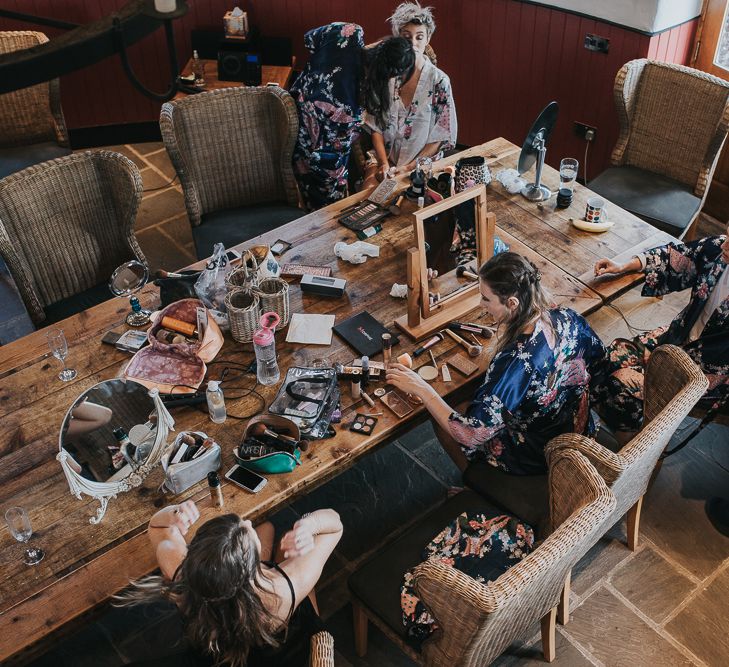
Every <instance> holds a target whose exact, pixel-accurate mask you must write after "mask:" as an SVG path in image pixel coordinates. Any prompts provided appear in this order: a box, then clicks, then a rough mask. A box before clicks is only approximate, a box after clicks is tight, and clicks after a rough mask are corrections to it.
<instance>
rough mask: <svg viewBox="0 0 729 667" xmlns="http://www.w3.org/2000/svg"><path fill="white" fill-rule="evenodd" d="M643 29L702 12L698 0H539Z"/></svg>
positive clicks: (668, 25) (668, 24)
mask: <svg viewBox="0 0 729 667" xmlns="http://www.w3.org/2000/svg"><path fill="white" fill-rule="evenodd" d="M538 1H539V2H540V4H544V5H550V6H551V7H559V8H561V9H569V10H571V11H574V12H580V13H581V14H586V15H587V16H593V17H595V18H597V19H604V20H606V21H612V22H613V23H618V24H620V25H624V26H627V27H629V28H635V29H636V30H642V31H645V32H660V31H661V30H665V29H666V28H671V27H673V26H675V25H678V24H680V23H685V22H686V21H689V20H691V19H692V18H695V17H697V16H699V14H701V0H538Z"/></svg>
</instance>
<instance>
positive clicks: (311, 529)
mask: <svg viewBox="0 0 729 667" xmlns="http://www.w3.org/2000/svg"><path fill="white" fill-rule="evenodd" d="M314 535H316V522H315V521H314V520H313V519H312V518H311V517H308V516H305V517H302V518H301V519H299V520H298V521H297V522H296V523H295V524H294V527H293V528H292V529H291V530H290V531H289V532H288V533H286V534H285V535H284V536H283V537H282V538H281V551H283V554H284V558H287V559H288V558H296V557H297V556H303V555H304V554H307V553H309V552H310V551H311V550H312V549H313V548H314Z"/></svg>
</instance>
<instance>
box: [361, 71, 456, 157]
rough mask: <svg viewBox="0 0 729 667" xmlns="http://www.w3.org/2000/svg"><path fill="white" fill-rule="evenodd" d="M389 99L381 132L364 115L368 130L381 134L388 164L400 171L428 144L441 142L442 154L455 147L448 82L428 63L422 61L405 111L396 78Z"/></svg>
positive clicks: (451, 94)
mask: <svg viewBox="0 0 729 667" xmlns="http://www.w3.org/2000/svg"><path fill="white" fill-rule="evenodd" d="M390 96H391V97H390V99H391V103H390V113H389V117H388V122H387V127H386V128H385V129H384V130H383V129H382V128H381V127H380V126H379V125H378V124H377V121H376V120H375V118H374V117H373V116H372V115H371V114H369V113H365V124H366V125H367V127H368V128H369V129H370V130H371V131H373V132H381V133H382V136H383V139H384V141H385V150H386V151H387V157H388V159H389V161H390V164H394V165H395V166H398V167H400V166H402V165H404V164H407V163H408V162H412V160H414V159H415V158H416V157H417V156H418V155H419V154H420V152H421V151H422V150H423V148H425V146H426V145H427V144H432V143H435V142H440V144H441V150H448V149H450V148H453V147H454V146H455V145H456V135H457V134H458V122H457V120H456V105H455V102H454V101H453V92H452V91H451V82H450V79H449V78H448V76H447V75H446V74H445V73H443V72H441V70H439V69H438V68H437V67H436V66H435V65H433V63H432V62H430V60H428V59H427V58H426V59H425V65H424V66H423V70H422V72H421V73H420V80H419V81H418V85H417V87H416V89H415V94H414V95H413V101H412V102H411V103H410V106H409V107H408V108H407V109H406V108H405V107H404V106H403V103H402V101H401V100H400V79H399V78H394V79H391V80H390ZM436 157H437V156H436Z"/></svg>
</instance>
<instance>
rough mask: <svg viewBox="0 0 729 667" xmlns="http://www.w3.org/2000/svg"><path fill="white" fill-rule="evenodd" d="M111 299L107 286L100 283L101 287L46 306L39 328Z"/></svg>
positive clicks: (97, 286)
mask: <svg viewBox="0 0 729 667" xmlns="http://www.w3.org/2000/svg"><path fill="white" fill-rule="evenodd" d="M112 298H114V295H113V294H112V293H111V291H110V290H109V284H108V283H101V285H96V286H95V287H91V288H89V289H87V290H84V291H83V292H81V293H80V294H74V296H70V297H68V298H67V299H61V300H60V301H56V303H52V304H51V305H50V306H46V307H45V308H44V309H43V310H44V311H45V313H46V319H45V320H44V321H43V324H42V325H41V326H48V325H49V324H53V323H54V322H60V321H61V320H65V319H66V318H67V317H71V315H75V314H76V313H80V312H82V311H84V310H86V309H87V308H92V307H93V306H97V305H99V304H100V303H103V302H104V301H108V300H109V299H112Z"/></svg>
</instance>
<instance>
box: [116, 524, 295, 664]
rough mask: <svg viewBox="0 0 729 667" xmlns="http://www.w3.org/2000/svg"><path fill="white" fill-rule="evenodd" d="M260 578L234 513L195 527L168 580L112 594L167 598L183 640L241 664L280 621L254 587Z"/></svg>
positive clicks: (126, 601) (124, 601)
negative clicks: (180, 618) (183, 630)
mask: <svg viewBox="0 0 729 667" xmlns="http://www.w3.org/2000/svg"><path fill="white" fill-rule="evenodd" d="M263 578H265V575H264V574H263V571H262V569H261V561H260V555H259V553H258V549H257V548H256V545H255V543H254V541H253V539H252V538H251V536H250V533H249V531H248V530H247V529H246V528H245V526H244V525H243V522H242V521H241V519H240V517H239V516H238V515H237V514H225V515H223V516H220V517H216V518H214V519H211V520H210V521H208V522H206V523H204V524H203V525H202V526H200V529H199V530H198V531H197V534H196V535H195V537H193V539H192V541H191V542H190V544H189V546H188V548H187V555H186V556H185V559H184V560H183V561H182V564H181V565H180V568H179V570H178V572H177V576H176V577H175V580H174V581H166V580H165V579H163V578H162V577H158V576H150V577H145V578H144V579H141V580H140V581H137V582H135V583H134V588H133V589H132V590H131V591H128V592H125V593H122V594H121V595H119V596H117V597H116V601H117V604H120V605H132V604H139V603H143V602H149V601H152V600H154V599H155V598H157V599H158V598H159V596H163V597H166V598H169V599H171V600H173V601H174V602H175V603H176V604H177V606H178V607H179V609H180V611H181V613H182V615H183V617H184V619H185V628H186V634H187V638H188V640H189V641H190V642H191V643H192V644H193V645H194V646H196V647H198V648H199V649H201V650H203V651H205V652H206V653H208V654H210V655H211V656H213V658H214V659H215V660H216V662H217V663H218V664H222V663H224V664H229V665H231V667H243V666H244V665H245V664H246V659H247V657H248V652H249V651H250V649H251V648H252V647H254V646H261V645H270V646H276V645H277V644H278V641H277V639H276V637H275V634H276V632H277V630H278V629H279V627H280V625H281V621H280V620H279V619H278V618H277V617H275V616H274V615H273V614H271V612H269V611H268V609H266V607H265V606H264V604H263V602H262V601H261V598H260V597H259V595H258V590H259V589H260V588H261V586H260V584H261V580H262V579H263Z"/></svg>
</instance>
